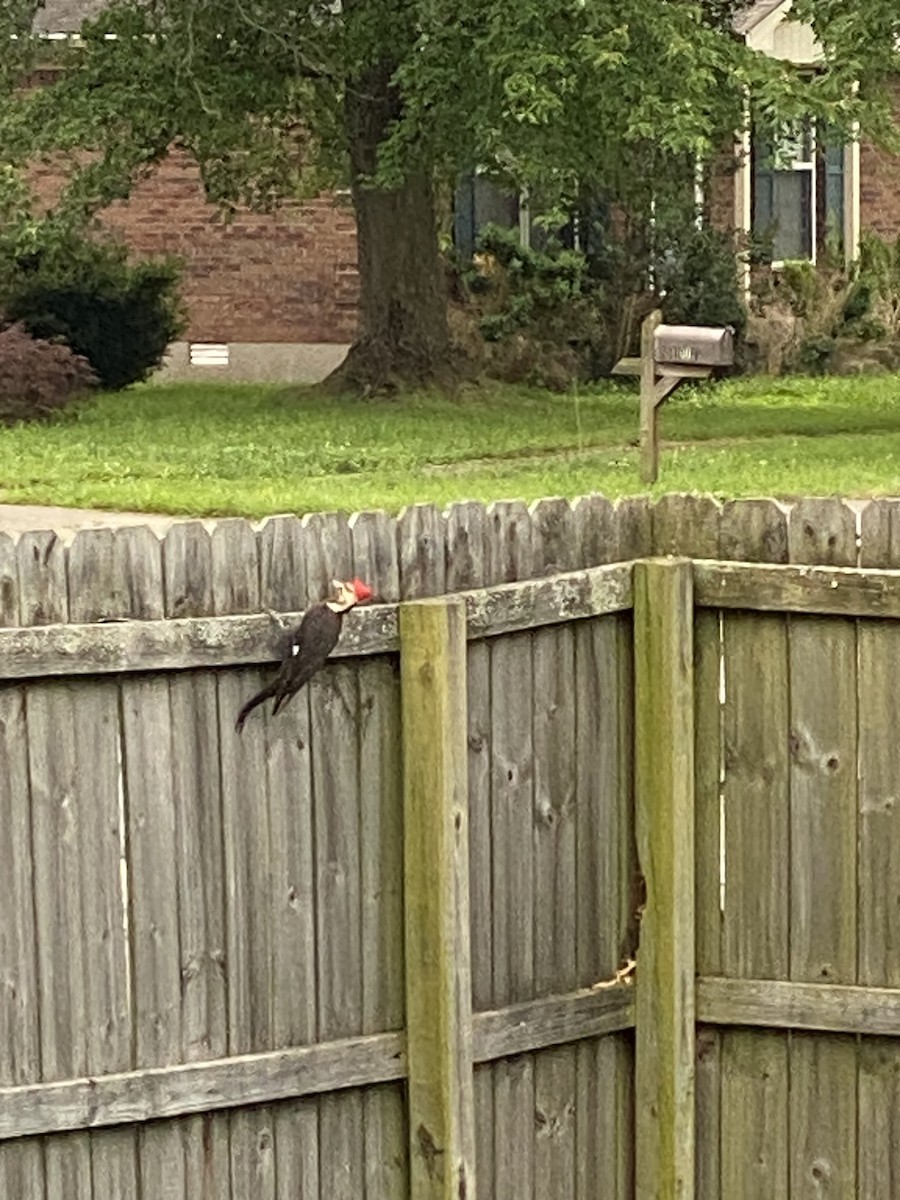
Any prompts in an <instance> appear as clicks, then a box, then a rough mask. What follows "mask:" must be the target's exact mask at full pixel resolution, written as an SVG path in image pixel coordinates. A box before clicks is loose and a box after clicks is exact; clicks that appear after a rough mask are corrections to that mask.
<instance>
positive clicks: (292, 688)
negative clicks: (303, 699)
mask: <svg viewBox="0 0 900 1200" xmlns="http://www.w3.org/2000/svg"><path fill="white" fill-rule="evenodd" d="M332 585H333V587H334V589H335V593H336V594H335V597H334V599H333V600H325V601H323V602H322V603H321V604H314V605H313V606H312V607H311V608H308V609H307V610H306V612H305V613H304V614H303V619H302V621H301V622H300V624H299V625H298V626H297V628H296V629H295V630H294V631H293V632H292V633H291V634H290V636H289V638H288V640H287V644H286V650H285V655H284V659H283V661H282V664H281V667H280V669H279V671H278V674H277V675H276V676H275V678H274V679H273V680H272V682H271V683H269V684H267V685H266V686H265V687H264V688H263V689H262V691H259V692H257V693H256V695H255V696H251V697H250V699H249V700H248V701H247V703H246V704H245V705H244V707H243V708H242V709H241V711H240V712H239V713H238V716H237V721H236V722H235V725H234V727H235V730H236V731H237V732H238V733H240V732H241V730H242V729H243V728H244V722H245V721H246V720H247V717H248V716H249V715H250V713H251V712H252V711H253V709H254V708H256V707H257V705H259V704H263V703H265V701H266V700H270V699H272V698H273V697H274V700H275V703H274V704H273V706H272V716H273V717H274V716H275V714H276V713H277V712H278V711H279V709H281V708H283V707H284V705H285V704H287V703H288V701H289V700H290V699H291V698H292V697H293V696H295V695H296V694H297V692H299V691H300V689H301V688H302V687H303V685H304V684H305V683H308V682H309V680H310V679H312V677H313V675H315V674H316V672H317V671H319V670H321V668H322V667H323V666H324V665H325V662H326V660H327V658H328V656H329V654H331V652H332V650H333V649H334V648H335V646H336V645H337V642H338V638H339V637H340V636H341V626H342V624H343V622H344V614H345V613H347V612H349V611H350V609H351V608H355V607H356V605H357V604H365V603H366V602H367V601H369V600H371V599H372V589H371V588H370V587H369V586H368V584H365V583H363V581H362V580H361V579H351V580H348V581H345V582H342V581H341V580H340V579H333V580H332Z"/></svg>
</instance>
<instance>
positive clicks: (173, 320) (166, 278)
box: [0, 230, 183, 390]
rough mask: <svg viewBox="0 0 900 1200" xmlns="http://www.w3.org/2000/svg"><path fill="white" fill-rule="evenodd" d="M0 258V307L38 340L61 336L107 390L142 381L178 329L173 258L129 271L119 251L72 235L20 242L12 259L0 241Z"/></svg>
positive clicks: (180, 321) (53, 234) (124, 254)
mask: <svg viewBox="0 0 900 1200" xmlns="http://www.w3.org/2000/svg"><path fill="white" fill-rule="evenodd" d="M4 250H6V254H4ZM0 258H2V259H3V261H4V267H3V269H2V272H0V309H2V310H3V312H4V313H5V314H6V315H7V316H8V317H9V318H11V319H12V320H15V321H20V322H21V323H22V324H23V325H24V326H25V327H26V329H27V330H28V331H29V333H31V334H32V335H33V336H34V337H36V338H40V339H57V338H62V339H63V340H64V341H65V342H66V343H67V345H69V346H70V347H71V349H72V350H74V351H75V353H76V354H79V355H82V356H83V357H84V358H86V359H87V360H88V362H89V363H90V364H91V366H92V367H93V369H94V371H95V373H96V375H97V377H98V379H99V381H100V383H101V385H102V386H103V387H105V388H108V389H111V390H117V389H119V388H123V387H127V386H128V384H131V383H136V382H138V381H139V380H142V379H145V378H146V377H147V375H149V373H150V372H151V371H152V370H153V369H154V368H155V367H157V366H158V365H159V364H160V362H161V361H162V358H163V355H164V354H165V351H166V347H167V346H168V345H169V343H170V342H171V341H172V340H173V339H175V338H176V337H177V336H178V334H179V333H180V332H181V330H182V329H183V319H182V311H181V304H180V300H179V296H178V283H179V269H178V267H177V265H176V264H175V262H174V261H172V260H166V261H161V262H142V263H137V264H134V265H132V264H130V263H129V262H128V261H127V251H126V250H125V248H124V247H122V246H120V245H118V244H115V243H110V242H98V241H94V240H91V239H90V238H89V237H86V236H84V235H83V234H81V233H78V232H76V231H74V230H73V231H64V232H62V233H60V232H59V231H58V230H57V231H52V232H51V233H49V234H44V235H43V236H42V237H41V238H40V239H39V240H37V241H36V243H35V244H34V245H31V246H25V247H23V245H22V243H21V239H19V242H18V244H17V245H16V247H15V252H14V253H12V254H9V252H8V248H6V247H4V246H3V245H2V240H0Z"/></svg>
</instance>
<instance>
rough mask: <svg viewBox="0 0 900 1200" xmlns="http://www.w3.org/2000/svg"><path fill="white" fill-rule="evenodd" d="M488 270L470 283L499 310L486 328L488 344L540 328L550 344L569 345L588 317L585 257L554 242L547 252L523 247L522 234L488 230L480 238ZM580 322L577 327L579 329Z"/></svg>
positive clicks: (475, 272) (469, 276)
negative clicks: (557, 342) (565, 343)
mask: <svg viewBox="0 0 900 1200" xmlns="http://www.w3.org/2000/svg"><path fill="white" fill-rule="evenodd" d="M478 252H479V257H481V259H482V261H484V260H487V261H488V262H489V263H490V267H489V269H488V270H487V271H485V270H483V269H481V268H479V267H478V266H477V265H476V266H473V267H472V268H471V269H470V270H469V271H467V272H466V274H465V276H464V279H465V281H466V282H467V283H468V285H469V287H470V288H471V289H472V290H473V291H474V292H475V293H476V294H478V293H480V294H483V295H486V296H491V297H492V298H493V299H494V301H495V306H494V310H493V311H489V312H487V313H485V315H484V316H483V317H482V318H481V321H480V327H481V331H482V333H483V334H484V336H485V338H486V339H487V340H488V341H499V340H500V339H501V338H504V337H509V336H510V335H511V334H513V333H516V332H517V331H519V330H525V329H529V328H530V329H534V330H537V329H539V330H540V332H541V334H542V336H543V337H544V338H545V339H546V340H548V341H554V340H557V339H559V340H568V339H570V338H571V337H572V336H573V335H574V333H575V329H576V328H577V326H578V325H579V324H581V319H582V318H583V317H585V316H587V315H588V312H587V307H588V297H587V295H586V293H585V282H586V276H587V263H586V261H585V259H584V256H583V255H581V254H577V253H575V252H574V251H571V250H563V249H561V248H559V247H556V246H554V245H553V244H552V243H551V244H550V246H549V247H548V248H547V249H546V250H543V251H539V250H532V249H530V248H529V247H527V246H523V245H522V244H521V242H520V240H519V235H518V232H517V231H516V230H512V229H503V228H501V227H500V226H498V225H488V226H486V227H485V228H484V229H483V230H482V231H481V234H480V236H479V239H478ZM573 322H574V327H573Z"/></svg>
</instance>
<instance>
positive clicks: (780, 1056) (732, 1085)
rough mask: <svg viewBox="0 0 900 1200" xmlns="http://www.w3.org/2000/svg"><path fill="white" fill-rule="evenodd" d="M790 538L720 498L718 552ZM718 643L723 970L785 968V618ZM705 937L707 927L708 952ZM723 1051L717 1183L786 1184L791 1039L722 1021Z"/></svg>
mask: <svg viewBox="0 0 900 1200" xmlns="http://www.w3.org/2000/svg"><path fill="white" fill-rule="evenodd" d="M787 541H788V532H787V519H786V517H785V514H784V512H783V511H782V510H781V509H780V508H778V507H777V506H775V505H771V506H769V505H756V506H754V507H753V508H752V510H750V511H749V513H748V512H747V510H738V509H736V508H734V507H732V506H728V505H726V506H725V509H724V511H723V514H722V530H721V534H720V544H721V546H722V548H723V551H724V552H725V553H727V554H729V555H731V556H733V557H734V558H737V559H744V560H748V561H756V560H759V559H764V558H766V557H767V556H768V555H769V554H771V553H772V552H773V550H774V552H775V553H782V552H783V554H784V555H785V556H786V554H787ZM696 584H697V576H696V575H695V587H696ZM695 596H696V593H695ZM699 615H700V614H698V616H699ZM722 653H723V683H724V695H723V701H724V709H723V713H722V739H723V746H722V752H721V764H722V767H723V771H724V775H723V785H722V787H723V791H722V806H721V809H720V812H721V819H722V820H723V821H724V825H725V828H724V838H722V846H723V848H724V868H725V889H724V907H723V912H722V937H721V942H720V947H721V948H720V964H721V970H722V972H723V973H724V974H726V975H729V976H742V975H756V976H774V977H777V976H781V977H782V978H784V977H786V975H787V971H788V949H789V948H788V940H789V938H788V903H787V886H788V871H789V865H788V828H789V813H788V795H789V790H788V756H787V746H788V734H789V730H788V702H789V697H788V671H787V658H788V651H787V627H786V623H785V621H784V620H783V619H782V618H780V617H766V616H755V615H751V614H737V615H735V614H732V613H728V612H726V613H724V614H723V616H722ZM704 938H706V934H704ZM708 946H709V941H708V939H707V940H706V941H705V951H704V952H705V953H706V950H708ZM701 1045H702V1043H701ZM719 1057H720V1061H719V1068H718V1070H719V1078H720V1093H719V1105H720V1108H719V1130H720V1146H719V1160H720V1161H719V1171H720V1177H721V1190H722V1192H721V1194H722V1196H728V1197H731V1196H734V1197H735V1200H757V1197H759V1196H762V1195H766V1196H782V1195H786V1194H787V1173H788V1170H787V1169H788V1146H787V1103H788V1101H787V1097H788V1075H787V1039H786V1037H785V1036H782V1035H761V1034H758V1033H754V1032H749V1031H745V1030H734V1031H730V1030H729V1031H723V1033H722V1034H721V1036H720V1039H719ZM704 1178H706V1177H704ZM718 1187H719V1184H718V1183H716V1184H715V1185H714V1193H713V1194H714V1196H715V1198H716V1200H718V1196H719V1191H718Z"/></svg>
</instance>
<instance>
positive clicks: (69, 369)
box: [0, 324, 97, 423]
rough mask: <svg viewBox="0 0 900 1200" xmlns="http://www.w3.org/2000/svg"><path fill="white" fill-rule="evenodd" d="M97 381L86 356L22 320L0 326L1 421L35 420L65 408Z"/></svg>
mask: <svg viewBox="0 0 900 1200" xmlns="http://www.w3.org/2000/svg"><path fill="white" fill-rule="evenodd" d="M96 383H97V377H96V375H95V374H94V372H93V371H92V370H91V366H90V363H89V362H88V361H87V359H85V358H82V357H81V356H80V355H78V354H75V353H74V352H73V351H72V350H70V349H69V347H68V346H64V345H62V344H60V343H58V342H47V341H41V340H39V339H38V338H34V337H32V336H31V334H30V333H29V332H28V331H27V330H26V329H25V327H24V326H23V325H21V324H16V325H10V326H8V327H7V328H6V329H3V330H0V421H3V422H6V423H12V422H15V421H34V420H37V419H39V418H41V417H47V416H49V415H50V414H51V413H53V412H57V411H58V410H60V409H62V408H65V406H66V405H67V404H69V403H70V402H71V401H72V400H75V399H77V398H78V397H79V396H83V395H84V394H85V393H86V392H88V391H89V390H90V389H91V388H92V387H94V386H95V385H96Z"/></svg>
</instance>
